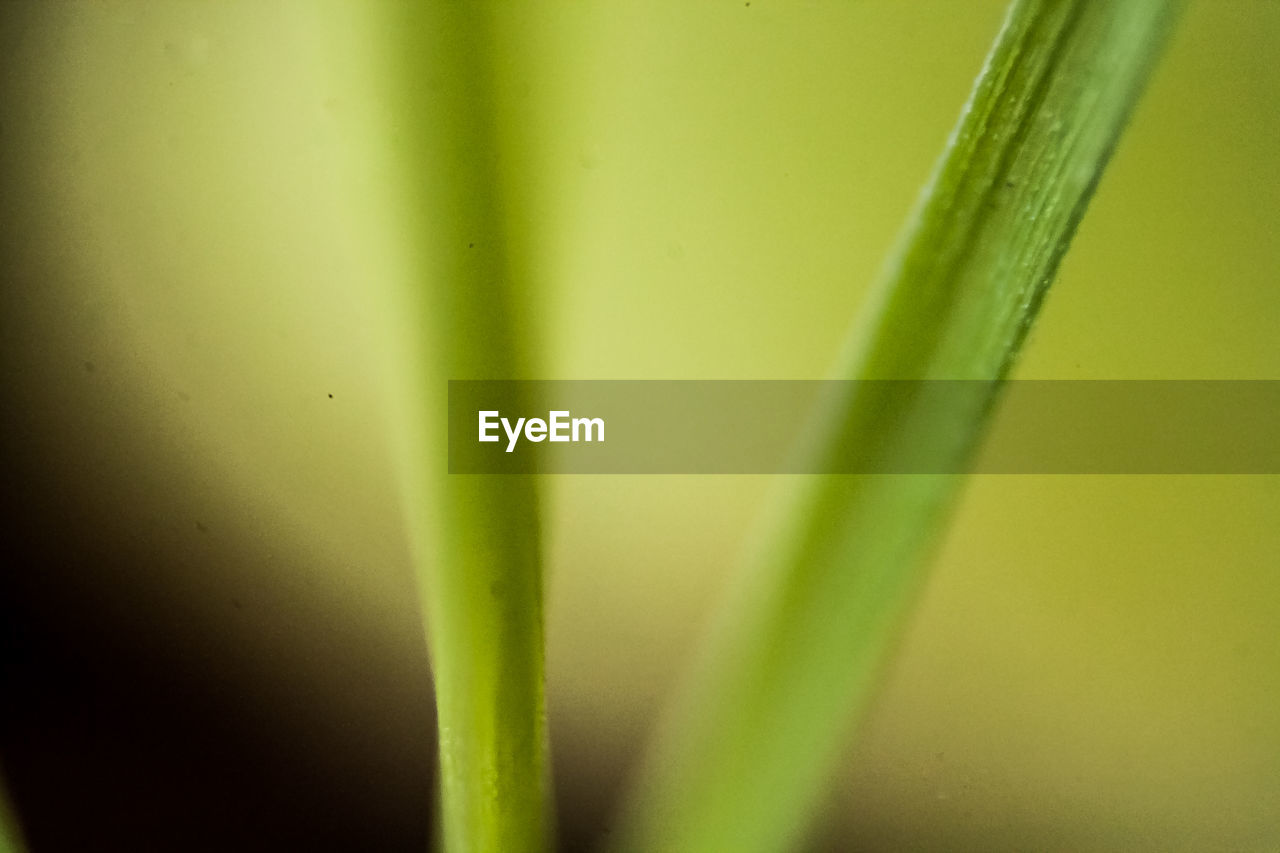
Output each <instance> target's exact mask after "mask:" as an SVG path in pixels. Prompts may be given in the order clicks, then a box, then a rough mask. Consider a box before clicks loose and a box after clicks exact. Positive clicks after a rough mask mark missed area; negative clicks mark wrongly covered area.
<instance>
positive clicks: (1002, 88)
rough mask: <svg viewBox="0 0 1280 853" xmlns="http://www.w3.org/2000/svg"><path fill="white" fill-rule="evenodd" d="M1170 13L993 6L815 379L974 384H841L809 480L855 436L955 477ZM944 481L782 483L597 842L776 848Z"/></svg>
mask: <svg viewBox="0 0 1280 853" xmlns="http://www.w3.org/2000/svg"><path fill="white" fill-rule="evenodd" d="M1177 5H1178V3H1177V2H1176V1H1175V0H1109V2H1097V0H1019V2H1015V3H1014V4H1013V6H1012V7H1011V9H1010V11H1009V13H1008V15H1007V16H1006V19H1005V23H1004V26H1003V28H1002V30H1001V32H1000V34H999V36H998V37H997V40H996V42H995V45H994V47H993V49H992V51H991V53H990V55H989V56H988V59H987V62H986V64H985V67H984V68H983V70H982V72H981V75H980V76H979V78H978V80H977V83H976V85H975V88H974V90H973V93H972V95H971V96H970V100H969V103H968V104H967V106H966V107H965V109H964V112H963V114H962V116H961V119H960V122H959V124H958V126H957V128H956V129H955V131H954V132H953V135H952V137H951V139H950V141H949V143H948V146H947V149H946V151H945V152H944V154H943V156H942V158H941V160H940V162H939V164H938V166H937V168H936V171H935V173H934V175H933V177H932V179H931V181H930V182H929V184H928V186H927V187H926V189H925V191H924V193H923V195H922V198H921V201H920V203H919V205H918V208H917V211H916V213H915V215H914V216H913V218H912V221H911V222H910V223H909V225H908V227H907V230H906V233H905V235H904V238H903V240H902V243H901V245H900V248H899V249H898V251H897V252H896V254H895V255H894V257H893V260H892V261H891V263H890V265H889V266H888V268H887V271H886V274H885V276H884V278H883V280H882V282H881V283H880V286H879V287H878V289H877V291H876V293H877V295H876V297H875V298H874V299H873V301H872V304H871V306H870V310H869V311H868V312H867V313H866V315H865V317H864V318H863V320H862V322H861V323H860V324H859V325H858V326H857V328H856V330H855V333H854V334H853V335H852V336H851V337H850V342H849V345H848V348H847V352H846V353H845V355H844V356H843V357H842V358H841V359H840V361H839V366H838V368H837V370H836V377H837V378H841V379H904V380H916V379H962V380H988V381H990V384H989V388H990V393H989V394H987V395H985V396H983V395H973V394H965V395H956V400H957V401H958V403H959V405H956V406H954V407H951V408H947V407H942V408H939V407H938V406H936V405H932V406H920V405H913V404H911V403H910V402H907V403H903V402H902V396H903V395H901V394H896V395H893V396H890V394H889V392H888V391H886V390H883V389H882V386H875V385H865V386H864V385H860V386H857V390H856V391H853V392H851V393H850V394H849V395H848V396H847V398H846V399H844V400H842V401H840V402H839V403H838V404H836V405H832V406H831V407H829V409H828V410H826V411H824V412H821V413H819V415H818V417H817V419H816V421H815V425H814V426H815V433H816V434H818V435H820V436H822V437H823V438H822V440H821V441H820V442H819V443H818V450H817V451H816V452H817V453H819V454H825V455H826V456H827V457H829V458H830V459H831V460H832V461H833V463H835V464H833V466H832V467H830V468H827V469H826V470H841V469H840V468H839V467H836V466H837V465H838V461H839V459H840V458H841V457H842V456H844V455H845V454H848V453H852V452H859V453H863V454H865V451H866V448H867V447H877V448H880V447H883V448H885V449H884V452H885V453H891V452H894V448H895V447H897V448H901V447H903V446H911V445H912V444H917V446H920V445H918V443H922V442H923V443H928V445H927V446H933V445H937V446H941V447H945V448H946V449H947V450H946V452H947V454H949V458H950V460H951V462H952V463H953V464H952V465H951V466H949V467H947V468H946V470H962V466H963V462H964V460H965V459H967V458H968V457H969V455H970V454H971V453H972V451H973V449H974V447H975V446H976V444H977V442H978V440H979V438H980V437H981V434H982V431H983V427H984V425H985V424H986V423H987V421H988V420H989V417H990V412H991V409H992V407H993V405H994V403H995V399H996V395H997V394H998V390H999V383H998V382H997V381H995V380H1000V379H1002V378H1003V377H1005V376H1006V374H1007V373H1008V372H1009V370H1010V367H1011V365H1012V364H1013V361H1014V359H1015V357H1016V355H1017V353H1018V350H1019V347H1020V345H1021V344H1022V341H1023V339H1024V338H1025V336H1026V333H1027V330H1028V328H1029V327H1030V324H1031V323H1032V321H1033V319H1034V318H1035V316H1036V313H1037V310H1038V308H1039V305H1040V302H1041V300H1042V298H1043V297H1044V294H1045V291H1046V289H1047V288H1048V286H1049V283H1050V282H1051V281H1052V279H1053V277H1054V274H1055V272H1056V271H1057V268H1058V264H1059V261H1060V260H1061V258H1062V256H1063V254H1064V253H1065V251H1066V249H1067V246H1068V243H1069V241H1070V240H1071V237H1072V235H1073V233H1074V232H1075V229H1076V226H1077V224H1078V223H1079V221H1080V219H1081V216H1082V215H1083V213H1084V210H1085V206H1086V204H1087V202H1088V201H1089V199H1090V197H1091V196H1092V194H1093V191H1094V188H1095V186H1096V185H1097V182H1098V180H1099V177H1100V175H1101V174H1102V170H1103V167H1104V166H1105V164H1106V162H1107V160H1108V159H1109V157H1110V155H1111V152H1112V149H1113V147H1114V146H1115V144H1116V140H1117V138H1118V136H1119V134H1120V132H1121V130H1122V128H1123V127H1124V125H1125V123H1126V122H1127V120H1128V118H1129V115H1130V113H1131V111H1132V109H1133V106H1134V104H1135V102H1136V100H1137V98H1138V96H1139V94H1140V92H1141V91H1142V89H1143V86H1144V84H1145V82H1146V80H1147V78H1148V76H1149V72H1150V69H1151V68H1152V65H1153V62H1154V60H1155V58H1156V57H1157V55H1158V54H1159V52H1160V49H1161V47H1162V45H1163V43H1164V42H1165V40H1166V36H1167V33H1168V31H1169V28H1170V26H1171V23H1172V20H1173V18H1174V15H1175V11H1176V6H1177ZM886 437H890V438H891V440H886ZM889 470H892V469H889ZM962 482H963V478H962V477H960V476H957V475H868V476H820V477H812V478H807V479H805V478H801V479H798V480H796V481H795V482H793V483H792V484H791V485H792V486H794V488H793V490H792V491H791V492H790V493H789V494H788V495H787V497H786V498H785V499H784V500H783V501H782V502H781V504H780V509H779V511H778V512H777V513H776V514H775V515H774V516H773V518H771V519H770V524H769V525H768V526H767V528H766V529H767V530H768V531H769V532H768V533H767V534H766V535H765V536H764V539H763V541H764V542H765V543H766V545H765V547H764V548H762V549H760V550H759V551H758V553H757V555H756V558H755V559H754V561H753V562H751V563H750V564H749V565H748V566H747V567H746V569H747V570H746V571H744V572H743V573H742V575H741V576H740V577H739V578H738V583H737V584H736V586H735V587H734V589H733V590H732V591H731V595H730V596H729V597H728V600H727V601H725V602H724V607H723V608H722V610H721V612H720V618H719V621H718V622H717V624H716V625H715V626H714V630H713V632H712V637H711V641H710V643H709V644H708V646H707V648H706V649H705V650H704V651H705V654H704V655H703V656H702V657H701V659H700V661H699V663H698V665H697V666H696V667H695V668H694V671H693V673H692V676H691V677H690V678H689V680H688V681H687V683H686V684H685V685H684V690H683V692H682V693H681V694H680V695H679V696H678V697H677V699H678V701H677V702H676V704H675V706H674V708H673V712H672V713H671V715H670V716H669V718H668V720H667V723H666V725H665V726H664V727H662V729H661V731H660V734H659V738H658V741H657V744H656V748H655V749H654V750H653V751H652V753H651V755H650V757H649V760H648V762H647V764H646V765H645V768H644V771H643V772H642V774H641V778H640V782H639V784H638V786H637V788H636V790H635V794H634V797H633V798H632V800H631V801H630V803H629V808H628V811H627V812H626V820H625V821H624V828H623V830H622V832H621V833H620V836H619V837H620V841H619V843H618V844H617V849H619V850H625V851H652V850H663V851H691V852H692V851H707V850H733V851H736V853H750V851H776V850H783V849H788V848H789V847H791V846H792V845H794V844H796V843H797V842H798V840H799V839H800V838H801V836H802V833H803V831H804V829H805V826H806V824H807V821H808V819H809V816H810V814H811V812H812V811H813V809H814V806H815V803H816V802H817V801H818V799H819V798H820V796H821V794H822V790H823V787H824V785H825V784H826V782H827V780H828V779H829V778H830V775H831V773H832V771H833V770H834V765H835V762H836V761H837V759H838V757H839V755H840V754H841V747H842V746H843V745H844V744H845V742H846V740H847V738H848V736H849V734H850V733H851V730H852V727H853V726H854V724H855V723H856V722H857V720H858V718H859V716H860V714H861V713H862V711H863V710H864V709H865V708H866V706H867V703H868V700H869V699H870V697H871V696H872V694H873V690H874V687H875V684H876V677H877V675H878V673H879V672H880V671H881V669H882V668H883V666H884V663H885V660H886V657H887V656H888V654H889V653H890V652H891V650H892V647H893V642H894V639H895V637H896V635H897V634H898V632H899V629H900V627H901V625H902V622H903V617H904V614H905V613H906V611H907V610H908V608H909V606H910V604H911V602H912V600H913V598H914V596H915V593H916V591H917V589H918V587H919V586H920V585H921V582H922V579H923V577H924V568H925V565H926V560H927V557H928V554H929V551H930V548H931V546H932V544H933V543H934V542H935V541H936V540H937V538H938V533H939V531H940V529H941V528H942V526H943V524H944V523H945V520H946V517H947V509H948V507H949V506H950V505H951V504H952V503H953V501H954V498H955V496H956V494H957V492H958V490H959V488H960V487H961V485H962Z"/></svg>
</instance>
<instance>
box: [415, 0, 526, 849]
mask: <svg viewBox="0 0 1280 853" xmlns="http://www.w3.org/2000/svg"><path fill="white" fill-rule="evenodd" d="M393 8H394V11H393V13H392V14H393V15H394V16H398V17H397V18H396V19H395V20H394V21H393V25H394V32H395V35H394V36H393V37H395V38H399V39H404V42H405V48H406V50H405V53H404V54H403V55H404V56H405V57H406V59H405V63H406V64H405V67H403V68H398V69H395V72H394V73H396V75H397V78H398V79H400V80H402V81H403V82H404V85H405V86H406V87H407V90H406V93H405V94H406V108H405V109H404V110H403V111H402V112H398V113H397V115H398V116H403V121H404V125H403V126H402V127H399V128H396V132H397V134H398V135H399V137H400V139H401V143H402V145H403V149H402V150H401V152H400V158H401V160H402V162H406V163H408V164H409V170H410V173H411V175H412V176H413V177H414V178H415V179H417V180H418V181H419V183H418V184H417V185H415V186H412V187H410V188H408V195H409V204H410V212H409V217H410V219H411V228H410V231H409V234H408V236H407V240H408V242H410V243H411V244H412V245H413V246H414V250H415V251H414V254H415V257H416V259H417V261H416V263H417V266H418V270H417V273H418V277H419V278H420V280H421V281H422V283H423V285H424V295H425V301H424V303H423V305H424V308H423V310H424V316H423V320H422V322H421V324H420V330H421V334H422V336H423V338H424V339H425V342H426V345H425V349H424V351H423V352H421V353H420V354H419V356H420V358H421V359H422V364H423V366H424V367H423V370H422V373H423V379H422V381H423V387H422V388H421V389H419V390H418V394H419V395H420V398H421V400H422V402H423V405H424V409H423V410H422V411H421V417H422V419H423V421H424V423H425V429H424V432H423V435H422V436H421V437H420V438H419V441H418V444H419V448H420V449H421V452H422V453H423V454H424V455H423V457H422V465H423V466H424V469H425V470H424V471H423V476H422V483H423V486H422V487H421V489H422V494H420V495H419V499H420V500H419V503H420V504H421V505H422V512H423V513H424V515H425V521H423V520H419V528H418V533H417V535H416V536H415V538H416V539H417V543H416V551H417V555H418V559H419V561H420V562H421V563H422V564H423V569H422V571H421V578H422V598H423V602H424V607H425V611H426V612H425V618H426V625H427V639H428V645H429V648H430V651H431V660H432V668H433V673H434V677H435V692H436V705H437V714H438V727H439V752H440V788H441V805H442V815H441V816H442V824H443V841H444V846H445V849H446V850H448V851H454V852H455V853H471V851H502V852H503V853H507V851H512V853H520V851H536V850H543V849H545V848H546V846H547V842H548V820H547V814H548V811H547V802H548V787H549V786H548V784H547V781H548V772H547V737H546V722H545V710H544V708H545V706H544V694H543V689H544V688H543V681H544V669H543V666H544V664H543V618H542V566H541V556H540V548H541V544H540V537H539V514H538V496H537V491H536V485H535V480H534V479H533V478H532V477H473V476H451V475H449V474H448V473H447V471H446V468H445V454H444V452H443V448H444V447H445V435H446V419H445V412H446V400H447V392H446V388H447V385H446V381H445V380H447V379H514V378H519V377H520V375H521V373H522V369H524V368H526V367H527V362H528V358H527V348H526V347H525V346H524V345H523V344H522V341H523V334H522V329H521V317H522V316H525V315H528V314H529V313H530V312H528V311H527V310H524V311H522V310H521V309H522V307H523V303H522V298H523V296H524V294H523V293H522V289H521V282H523V281H526V280H527V276H526V275H525V272H526V270H525V268H524V267H523V266H522V265H521V263H520V262H519V258H518V257H516V256H517V255H518V252H516V251H514V250H513V249H512V248H511V247H512V242H511V240H510V235H509V233H508V230H507V227H506V223H507V221H508V216H509V215H510V212H509V209H508V208H509V205H510V203H511V200H510V198H509V194H508V193H507V192H506V188H507V187H508V186H509V185H510V182H509V180H508V179H507V177H508V176H505V175H504V174H503V172H502V169H501V163H502V157H501V153H500V152H501V151H502V145H503V139H504V134H505V133H506V132H507V131H508V130H509V127H507V126H506V125H504V123H503V116H502V114H501V111H500V109H499V106H498V104H499V98H498V96H497V93H496V84H495V79H494V75H495V73H496V72H495V68H496V66H497V56H496V54H497V50H496V48H495V45H494V36H493V21H492V20H491V19H490V17H489V16H490V15H492V14H494V10H493V8H492V7H491V4H483V3H407V4H399V5H397V4H393Z"/></svg>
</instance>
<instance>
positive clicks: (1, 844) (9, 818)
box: [0, 779, 27, 853]
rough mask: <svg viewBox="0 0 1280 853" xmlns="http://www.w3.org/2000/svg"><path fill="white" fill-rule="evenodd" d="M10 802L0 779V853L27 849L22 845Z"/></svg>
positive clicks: (20, 852) (11, 852)
mask: <svg viewBox="0 0 1280 853" xmlns="http://www.w3.org/2000/svg"><path fill="white" fill-rule="evenodd" d="M10 802H11V800H10V799H9V792H8V790H6V788H5V784H4V780H3V779H0V853H22V851H24V850H26V849H27V848H26V845H24V844H23V843H22V833H21V832H19V830H18V821H17V819H16V818H15V817H14V814H13V809H12V807H11V806H10V805H9V804H10Z"/></svg>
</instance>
